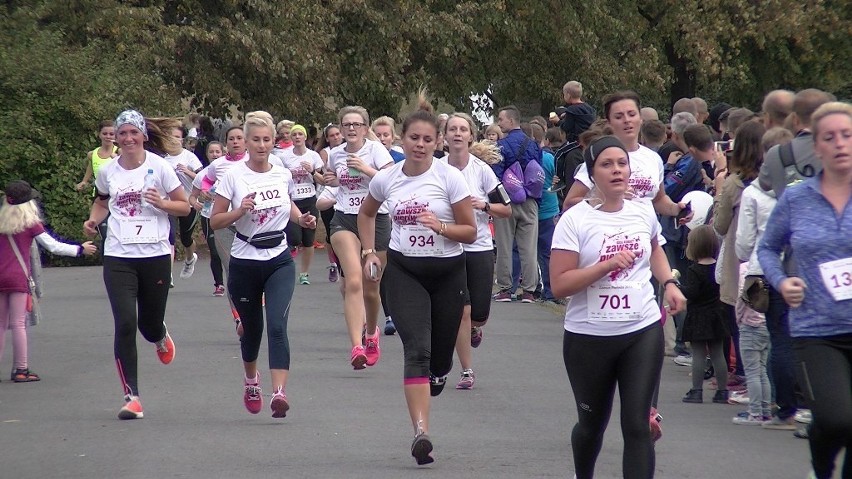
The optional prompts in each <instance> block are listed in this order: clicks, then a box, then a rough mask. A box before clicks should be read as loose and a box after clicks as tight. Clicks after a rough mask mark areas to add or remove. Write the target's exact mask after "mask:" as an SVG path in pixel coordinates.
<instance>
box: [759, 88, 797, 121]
mask: <svg viewBox="0 0 852 479" xmlns="http://www.w3.org/2000/svg"><path fill="white" fill-rule="evenodd" d="M795 97H796V94H795V93H793V92H791V91H789V90H772V91H771V92H769V93H767V94H766V96H765V97H763V105H762V106H761V109H762V110H763V126H764V127H766V129H767V130H769V129H770V128H773V127H776V126H782V127H783V126H784V121H785V120H787V117H788V116H790V113H792V112H793V99H794V98H795Z"/></svg>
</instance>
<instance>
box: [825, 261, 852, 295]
mask: <svg viewBox="0 0 852 479" xmlns="http://www.w3.org/2000/svg"><path fill="white" fill-rule="evenodd" d="M819 273H820V275H822V282H823V283H824V284H825V288H826V289H827V290H828V292H829V293H830V294H831V297H832V298H834V300H835V301H844V300H847V299H852V258H844V259H838V260H836V261H829V262H827V263H822V264H821V265H819Z"/></svg>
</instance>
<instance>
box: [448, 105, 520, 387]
mask: <svg viewBox="0 0 852 479" xmlns="http://www.w3.org/2000/svg"><path fill="white" fill-rule="evenodd" d="M444 128H445V129H446V133H445V134H444V138H445V139H446V142H447V144H448V145H449V153H448V155H447V156H446V157H445V158H446V161H447V162H448V163H449V164H450V165H452V166H454V167H456V168H457V169H458V170H459V171H461V173H462V175H463V176H464V179H465V181H466V182H467V186H468V188H470V198H471V202H472V204H473V210H474V213H475V219H476V241H475V242H473V243H471V244H464V245H462V246H463V247H464V252H465V255H464V256H465V265H466V268H465V269H466V271H467V291H468V297H467V298H466V299H467V301H466V304H465V306H464V312H463V313H462V320H461V326H460V327H459V334H458V338H457V339H456V353H457V354H458V356H459V362H460V363H461V367H462V371H461V377H460V379H459V382H458V384H457V385H456V389H471V388H473V383H474V381H475V380H476V376H475V375H474V373H473V369H472V364H473V361H472V359H471V347H474V348H476V347H479V344H480V343H481V342H482V326H484V325H485V322H486V321H488V315H489V314H490V312H491V284H492V283H491V281H489V279H490V278H493V277H494V245H493V244H492V240H491V230H490V229H489V228H488V221H489V216H494V217H497V218H508V217H509V216H510V215H511V214H512V206H511V205H509V204H508V202H507V201H504V200H503V196H502V195H501V194H500V189H502V184H501V183H500V180H498V179H497V175H495V174H494V170H492V169H491V167H490V166H489V165H488V164H487V163H485V162H484V161H482V160H480V159H479V158H477V157H476V156H474V155H473V154H472V153H471V151H470V147H471V144H472V143H473V140H474V138H476V123H474V121H473V118H471V117H470V116H468V115H466V114H464V113H453V114H452V115H450V117H449V119H448V120H447V122H446V123H445V124H444ZM479 149H480V150H481V151H483V152H485V153H488V155H487V157H486V158H485V159H487V160H490V161H493V162H495V163H496V162H497V161H499V160H500V150H499V148H497V147H496V145H493V144H488V145H486V144H481V145H480V146H479ZM480 154H482V153H480ZM483 156H485V155H483Z"/></svg>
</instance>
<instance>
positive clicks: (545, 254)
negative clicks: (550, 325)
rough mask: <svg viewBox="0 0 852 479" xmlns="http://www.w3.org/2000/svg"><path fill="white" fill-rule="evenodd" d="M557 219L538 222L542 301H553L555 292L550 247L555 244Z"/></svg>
mask: <svg viewBox="0 0 852 479" xmlns="http://www.w3.org/2000/svg"><path fill="white" fill-rule="evenodd" d="M554 220H555V218H547V219H543V220H539V222H538V270H539V272H540V276H541V284H542V289H541V299H543V300H545V301H553V300H554V299H556V298H554V297H553V291H551V290H550V246H551V244H552V243H553V230H555V229H556V223H555V222H554Z"/></svg>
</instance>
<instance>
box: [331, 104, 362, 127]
mask: <svg viewBox="0 0 852 479" xmlns="http://www.w3.org/2000/svg"><path fill="white" fill-rule="evenodd" d="M350 113H356V114H358V116H360V117H361V119H362V120H364V123H367V124H369V123H370V114H369V113H367V109H366V108H364V107H363V106H344V107H343V108H341V109H340V111H339V112H338V113H337V123H338V124H339V125H342V124H343V117H344V116H346V115H348V114H350Z"/></svg>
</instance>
